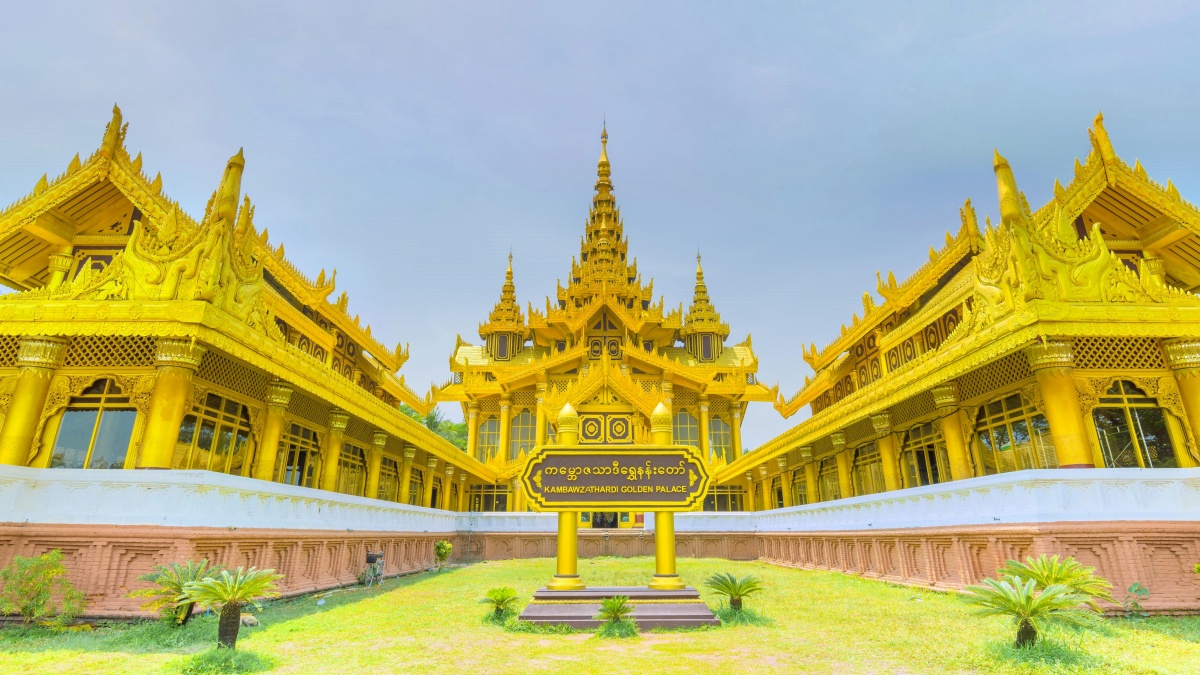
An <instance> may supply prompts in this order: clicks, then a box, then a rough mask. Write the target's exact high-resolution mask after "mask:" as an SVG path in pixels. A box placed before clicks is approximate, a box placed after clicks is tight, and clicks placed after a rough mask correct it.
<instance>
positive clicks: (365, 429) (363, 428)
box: [322, 417, 391, 448]
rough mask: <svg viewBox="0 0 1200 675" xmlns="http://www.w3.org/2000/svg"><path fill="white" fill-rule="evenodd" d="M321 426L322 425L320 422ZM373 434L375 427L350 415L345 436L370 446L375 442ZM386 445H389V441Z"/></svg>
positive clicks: (364, 445)
mask: <svg viewBox="0 0 1200 675" xmlns="http://www.w3.org/2000/svg"><path fill="white" fill-rule="evenodd" d="M322 426H324V425H323V424H322ZM374 436H375V428H374V427H372V426H371V425H369V424H367V423H366V422H364V421H362V420H360V419H358V418H357V417H351V418H350V423H349V424H347V425H346V437H347V438H353V439H354V440H356V441H358V442H359V443H361V444H362V446H363V447H364V448H366V447H370V445H371V444H372V443H374V442H375V440H374ZM388 445H389V446H390V445H391V442H390V441H389V443H388Z"/></svg>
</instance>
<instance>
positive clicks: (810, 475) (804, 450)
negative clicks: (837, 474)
mask: <svg viewBox="0 0 1200 675" xmlns="http://www.w3.org/2000/svg"><path fill="white" fill-rule="evenodd" d="M800 461H801V462H804V493H805V494H804V498H805V500H806V501H807V502H808V503H809V504H816V503H817V502H819V501H821V488H820V486H819V485H818V484H817V463H816V462H814V461H813V456H812V446H811V445H802V446H800Z"/></svg>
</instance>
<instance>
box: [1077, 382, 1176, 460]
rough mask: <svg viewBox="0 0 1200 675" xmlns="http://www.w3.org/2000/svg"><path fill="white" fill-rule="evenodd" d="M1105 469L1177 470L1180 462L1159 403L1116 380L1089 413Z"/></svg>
mask: <svg viewBox="0 0 1200 675" xmlns="http://www.w3.org/2000/svg"><path fill="white" fill-rule="evenodd" d="M1092 417H1093V419H1095V421H1096V434H1097V435H1098V436H1099V438H1100V451H1101V453H1102V454H1103V455H1104V465H1105V466H1107V467H1110V468H1119V467H1130V468H1138V467H1141V468H1144V469H1162V468H1176V467H1178V466H1179V460H1178V458H1176V456H1175V446H1174V445H1173V444H1172V443H1171V435H1170V434H1169V433H1168V432H1167V420H1166V416H1165V415H1164V414H1163V411H1162V408H1159V407H1158V401H1156V400H1154V399H1153V398H1150V397H1149V396H1147V395H1146V392H1144V391H1142V390H1141V389H1138V388H1137V387H1136V386H1134V385H1133V383H1132V382H1126V381H1124V380H1118V381H1116V382H1114V383H1113V386H1112V387H1110V388H1109V390H1108V391H1107V392H1105V394H1104V396H1103V397H1102V398H1101V399H1100V407H1098V408H1096V409H1095V410H1094V411H1092Z"/></svg>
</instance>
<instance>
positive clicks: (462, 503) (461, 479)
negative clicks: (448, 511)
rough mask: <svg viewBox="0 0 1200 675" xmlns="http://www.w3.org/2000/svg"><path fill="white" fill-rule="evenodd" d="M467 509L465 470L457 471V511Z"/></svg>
mask: <svg viewBox="0 0 1200 675" xmlns="http://www.w3.org/2000/svg"><path fill="white" fill-rule="evenodd" d="M466 510H467V472H466V471H459V472H458V512H459V513H462V512H464V511H466Z"/></svg>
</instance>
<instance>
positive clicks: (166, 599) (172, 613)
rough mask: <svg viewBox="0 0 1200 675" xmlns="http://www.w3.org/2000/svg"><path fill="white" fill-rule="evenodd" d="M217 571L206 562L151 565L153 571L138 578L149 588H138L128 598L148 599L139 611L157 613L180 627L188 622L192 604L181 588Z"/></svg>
mask: <svg viewBox="0 0 1200 675" xmlns="http://www.w3.org/2000/svg"><path fill="white" fill-rule="evenodd" d="M219 571H221V568H220V566H218V565H214V566H212V567H210V566H209V565H208V558H204V559H202V560H201V561H200V562H192V561H191V560H189V561H187V562H186V563H171V564H170V565H155V566H154V569H152V570H150V571H149V572H147V573H145V574H143V575H141V576H140V577H138V580H139V581H148V582H150V583H152V584H154V585H153V586H151V587H149V588H139V589H138V590H136V591H133V592H132V593H130V594H129V597H131V598H148V600H147V601H146V602H144V603H142V609H144V610H146V611H150V612H159V613H160V614H162V616H163V618H164V619H169V620H170V621H172V622H173V623H174V624H175V625H177V626H182V625H184V624H186V623H187V622H188V620H189V619H191V618H192V608H193V607H195V605H196V603H194V602H192V601H190V600H188V599H187V594H186V593H185V592H184V587H185V586H187V585H188V584H190V583H192V582H193V581H200V580H201V579H207V578H208V577H211V576H212V575H214V574H216V573H217V572H219Z"/></svg>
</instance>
